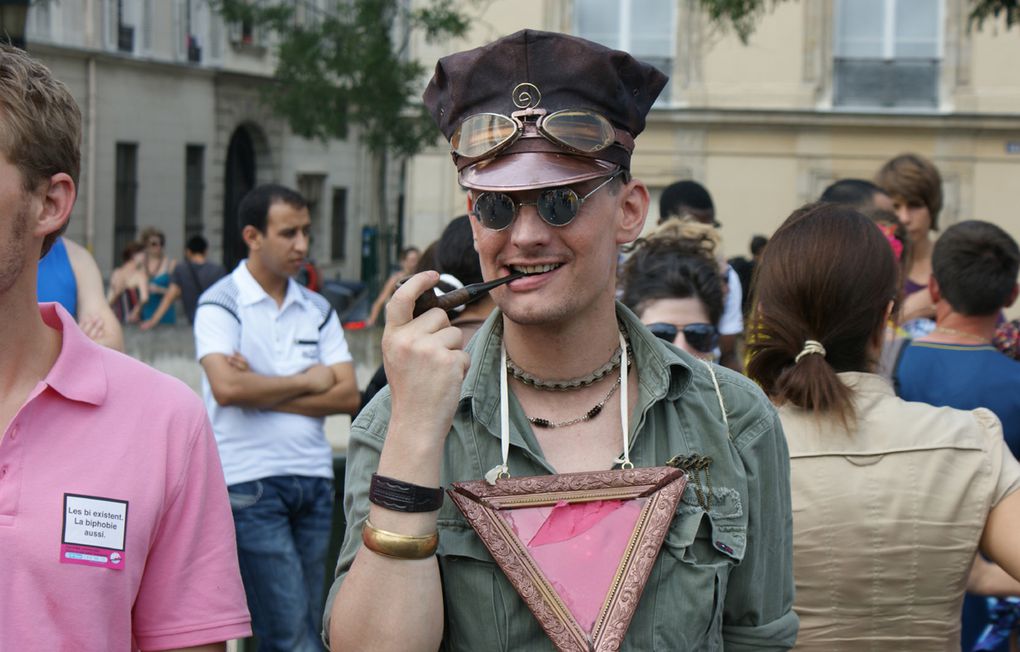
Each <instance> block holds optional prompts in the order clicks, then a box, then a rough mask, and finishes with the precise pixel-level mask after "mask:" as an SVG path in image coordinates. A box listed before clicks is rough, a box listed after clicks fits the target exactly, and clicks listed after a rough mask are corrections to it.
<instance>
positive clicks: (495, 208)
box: [475, 192, 517, 231]
mask: <svg viewBox="0 0 1020 652" xmlns="http://www.w3.org/2000/svg"><path fill="white" fill-rule="evenodd" d="M516 212H517V207H516V206H515V205H514V200H513V199H511V198H510V196H509V195H505V194H503V193H501V192H483V193H481V194H480V195H478V197H476V198H475V216H476V217H477V218H478V221H479V222H481V223H482V226H484V227H485V228H487V229H493V230H495V231H499V230H501V229H505V228H506V227H508V226H510V222H513V220H514V213H516Z"/></svg>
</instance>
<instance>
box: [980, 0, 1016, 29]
mask: <svg viewBox="0 0 1020 652" xmlns="http://www.w3.org/2000/svg"><path fill="white" fill-rule="evenodd" d="M971 5H972V7H971V10H970V24H971V26H975V25H976V26H977V28H978V29H981V28H982V27H984V24H985V21H986V20H989V19H991V20H992V22H998V21H999V19H1000V18H1004V19H1005V21H1006V29H1009V28H1010V27H1013V25H1016V24H1017V23H1020V0H972V1H971Z"/></svg>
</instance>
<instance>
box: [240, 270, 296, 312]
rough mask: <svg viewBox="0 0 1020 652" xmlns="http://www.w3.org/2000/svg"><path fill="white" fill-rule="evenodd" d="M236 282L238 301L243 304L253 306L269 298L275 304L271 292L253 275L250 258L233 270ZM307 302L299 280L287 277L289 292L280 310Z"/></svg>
mask: <svg viewBox="0 0 1020 652" xmlns="http://www.w3.org/2000/svg"><path fill="white" fill-rule="evenodd" d="M233 276H234V282H235V283H237V290H238V297H237V299H238V303H240V304H241V305H243V306H251V305H254V304H256V303H259V302H260V301H263V300H266V299H268V300H269V301H272V302H273V303H274V305H275V303H276V302H275V300H274V299H273V298H272V297H271V296H269V293H267V292H266V291H265V289H264V288H263V287H262V285H261V284H259V282H258V281H256V280H255V277H254V276H252V274H251V270H249V269H248V259H247V258H245V259H244V260H242V261H241V262H240V263H239V264H238V265H237V267H236V268H235V269H234V271H233ZM306 302H307V299H306V298H305V295H304V293H303V292H301V288H300V287H298V283H297V281H295V280H294V279H292V278H289V279H287V294H286V295H285V296H284V298H283V305H281V306H280V311H281V312H282V311H283V310H286V309H287V307H288V306H289V305H290V304H292V303H300V304H302V305H304V304H305V303H306Z"/></svg>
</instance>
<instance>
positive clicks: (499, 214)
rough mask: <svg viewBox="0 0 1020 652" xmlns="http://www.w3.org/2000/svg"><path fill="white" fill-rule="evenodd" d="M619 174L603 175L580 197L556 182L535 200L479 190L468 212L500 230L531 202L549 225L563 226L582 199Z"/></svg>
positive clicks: (580, 204) (579, 208)
mask: <svg viewBox="0 0 1020 652" xmlns="http://www.w3.org/2000/svg"><path fill="white" fill-rule="evenodd" d="M619 175H620V171H617V172H614V173H613V174H611V175H609V176H608V177H606V180H605V181H603V182H602V183H600V184H599V185H597V186H595V187H594V188H593V189H592V190H591V191H590V192H588V193H587V194H585V195H584V196H583V197H579V196H578V195H577V192H576V191H574V189H573V188H568V187H567V186H559V187H557V188H545V189H543V190H541V191H540V192H539V193H538V198H537V199H536V200H535V201H528V202H523V201H522V202H517V201H514V198H513V197H511V196H510V195H508V194H506V193H505V192H482V193H479V194H478V195H477V196H476V197H475V201H474V208H473V209H472V211H471V212H472V214H473V215H474V216H475V217H476V218H478V221H479V222H480V223H481V225H482V226H484V227H485V228H487V229H492V230H493V231H502V230H503V229H505V228H507V227H508V226H510V225H511V224H512V223H513V221H514V218H515V217H517V211H518V210H519V209H520V207H522V206H534V207H535V209H536V210H537V211H538V215H539V217H541V218H542V219H543V220H545V222H546V224H548V225H549V226H566V225H568V224H570V222H571V221H572V220H573V219H574V218H575V217H577V214H578V212H580V210H581V206H582V205H583V204H584V202H585V201H586V200H587V199H588V198H589V197H591V196H592V195H594V194H595V193H597V192H598V191H599V190H601V189H602V188H603V187H604V186H606V184H608V183H609V182H610V181H612V180H613V179H615V178H616V177H618V176H619Z"/></svg>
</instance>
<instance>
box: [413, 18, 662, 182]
mask: <svg viewBox="0 0 1020 652" xmlns="http://www.w3.org/2000/svg"><path fill="white" fill-rule="evenodd" d="M667 80H668V77H666V75H664V74H663V73H662V72H660V71H659V70H657V69H656V68H654V67H653V66H651V65H650V64H647V63H642V62H641V61H638V60H637V59H635V58H634V57H632V56H631V55H630V54H628V53H626V52H622V51H620V50H611V49H609V48H607V47H605V46H602V45H599V44H598V43H593V42H591V41H587V40H585V39H581V38H577V37H575V36H568V35H566V34H557V33H554V32H540V31H535V30H522V31H520V32H516V33H514V34H511V35H510V36H506V37H504V38H501V39H499V40H497V41H493V42H492V43H489V44H487V45H483V46H482V47H479V48H475V49H473V50H466V51H464V52H458V53H456V54H451V55H449V56H446V57H443V58H442V59H440V60H439V62H438V63H437V64H436V71H435V74H434V75H433V77H432V80H431V81H430V82H429V85H428V88H426V90H425V94H424V96H423V100H424V103H425V106H426V107H427V108H428V110H429V112H430V113H431V114H432V118H433V120H435V122H436V125H438V127H439V129H440V131H442V132H443V135H444V136H445V137H446V139H447V140H449V139H450V138H451V137H452V136H453V135H454V132H455V131H456V130H457V127H459V126H460V124H461V122H462V121H463V120H464V119H465V118H468V117H470V116H472V115H475V114H478V113H498V114H501V115H507V116H509V115H510V114H512V113H513V112H514V111H518V110H520V109H521V108H523V107H522V106H521V97H520V90H519V89H520V88H521V85H522V84H530V85H531V86H532V87H534V88H535V89H537V91H538V94H540V96H541V98H540V100H539V101H538V103H537V105H536V104H535V103H534V99H537V98H534V95H536V94H535V93H532V95H533V98H532V104H531V106H532V107H535V106H537V108H540V109H545V110H546V111H548V112H549V113H552V112H555V111H558V110H561V109H588V110H591V111H594V112H596V113H599V114H601V115H602V116H604V117H605V118H606V119H608V120H609V121H610V123H612V125H613V126H614V127H616V128H617V129H619V130H622V131H624V132H626V133H628V134H630V136H631V137H632V138H633V137H636V136H637V135H638V134H640V133H641V132H642V131H643V130H644V128H645V116H646V115H647V114H648V111H649V109H651V107H652V104H653V103H654V102H655V99H656V98H657V97H658V96H659V93H660V92H662V89H663V87H665V85H666V82H667ZM515 89H518V97H517V98H515V97H514V93H515ZM515 99H516V100H517V102H516V103H515ZM525 106H527V105H525ZM539 141H541V142H539ZM610 149H612V150H613V151H612V156H609V152H608V151H607V153H606V156H605V158H599V154H595V155H594V158H593V157H591V156H584V155H578V154H576V153H574V152H571V151H570V150H567V149H563V148H560V147H559V146H558V145H556V144H554V143H552V142H550V141H547V140H545V139H544V138H533V137H528V135H527V134H526V135H525V136H522V137H521V138H519V139H518V140H517V142H515V143H514V144H513V145H511V146H510V147H507V148H505V149H503V150H500V151H499V152H497V153H496V154H495V155H494V156H492V157H489V158H485V159H482V160H479V161H476V162H473V163H471V164H470V165H467V166H465V167H463V169H461V170H460V183H461V185H463V186H465V187H467V188H473V189H476V190H526V189H530V188H544V187H550V186H560V185H568V184H572V183H578V182H581V181H586V180H589V179H595V178H598V177H603V176H607V175H609V174H612V173H613V172H615V171H616V170H618V169H620V168H625V169H629V168H630V145H629V143H628V144H626V145H623V144H621V143H617V144H614V145H613V146H612V147H611V148H610Z"/></svg>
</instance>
